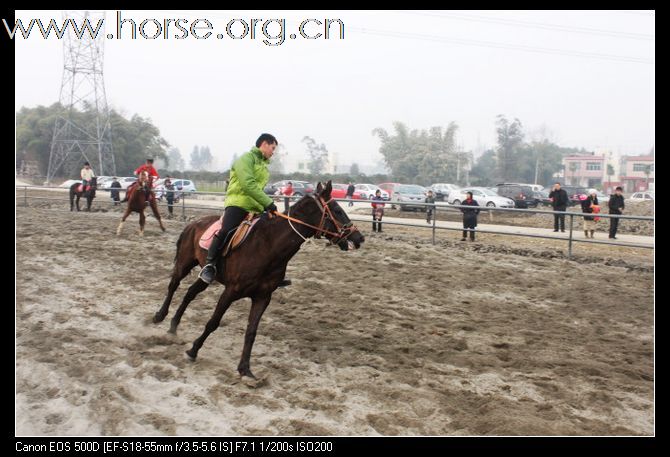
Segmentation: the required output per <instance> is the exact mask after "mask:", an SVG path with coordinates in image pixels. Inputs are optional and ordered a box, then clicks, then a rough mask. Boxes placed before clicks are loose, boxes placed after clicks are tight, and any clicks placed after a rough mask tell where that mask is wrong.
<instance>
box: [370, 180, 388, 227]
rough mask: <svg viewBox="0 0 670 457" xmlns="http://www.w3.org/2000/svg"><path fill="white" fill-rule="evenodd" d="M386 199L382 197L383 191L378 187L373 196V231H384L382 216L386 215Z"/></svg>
mask: <svg viewBox="0 0 670 457" xmlns="http://www.w3.org/2000/svg"><path fill="white" fill-rule="evenodd" d="M383 201H384V199H383V198H382V192H381V191H380V190H379V189H377V191H376V192H375V196H374V197H372V231H373V232H379V233H381V232H382V217H384V206H385V204H384V203H380V202H383Z"/></svg>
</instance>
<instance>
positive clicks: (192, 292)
mask: <svg viewBox="0 0 670 457" xmlns="http://www.w3.org/2000/svg"><path fill="white" fill-rule="evenodd" d="M207 286H209V284H207V283H206V282H205V281H203V280H202V279H199V278H198V279H197V280H196V281H195V282H194V283H193V284H191V287H189V288H188V291H186V295H184V299H183V300H182V302H181V305H179V308H177V312H176V313H174V317H173V318H172V321H170V330H169V332H170V333H177V327H178V326H179V322H181V317H182V316H183V315H184V311H186V308H187V307H188V305H189V303H191V302H192V301H193V299H195V297H197V296H198V294H199V293H200V292H202V291H203V290H205V289H207Z"/></svg>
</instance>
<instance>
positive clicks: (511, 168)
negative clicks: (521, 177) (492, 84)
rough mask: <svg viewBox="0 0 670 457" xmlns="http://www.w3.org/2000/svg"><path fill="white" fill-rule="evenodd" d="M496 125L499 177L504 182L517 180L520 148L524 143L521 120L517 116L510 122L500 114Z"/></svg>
mask: <svg viewBox="0 0 670 457" xmlns="http://www.w3.org/2000/svg"><path fill="white" fill-rule="evenodd" d="M496 125H497V127H496V133H497V134H498V147H497V149H496V153H497V162H498V167H497V169H498V177H499V178H500V180H502V181H503V182H508V181H515V180H516V178H517V177H518V169H517V163H518V159H519V149H520V147H521V145H522V144H523V131H522V129H521V121H520V120H519V119H516V118H515V119H514V121H513V122H512V123H510V122H509V121H508V120H507V118H506V117H505V116H504V115H502V114H499V115H498V117H497V121H496Z"/></svg>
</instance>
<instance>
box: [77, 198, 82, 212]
mask: <svg viewBox="0 0 670 457" xmlns="http://www.w3.org/2000/svg"><path fill="white" fill-rule="evenodd" d="M80 198H81V196H80V195H79V194H77V211H81V208H79V199H80Z"/></svg>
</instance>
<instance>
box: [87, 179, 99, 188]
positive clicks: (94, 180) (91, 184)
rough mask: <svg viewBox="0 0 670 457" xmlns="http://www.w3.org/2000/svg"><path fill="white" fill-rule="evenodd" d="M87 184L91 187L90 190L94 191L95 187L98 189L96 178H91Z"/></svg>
mask: <svg viewBox="0 0 670 457" xmlns="http://www.w3.org/2000/svg"><path fill="white" fill-rule="evenodd" d="M88 184H89V185H90V186H91V189H95V188H96V187H98V178H97V177H96V176H93V177H92V178H91V179H90V181H89V182H88Z"/></svg>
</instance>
